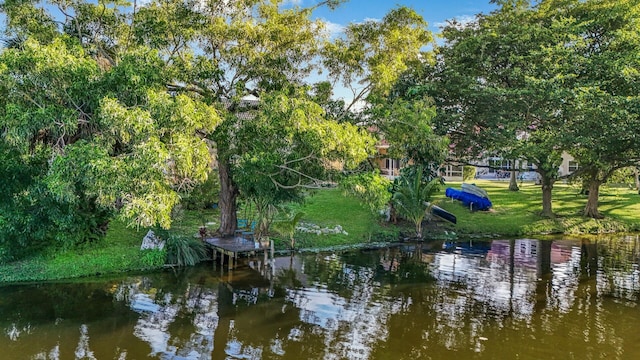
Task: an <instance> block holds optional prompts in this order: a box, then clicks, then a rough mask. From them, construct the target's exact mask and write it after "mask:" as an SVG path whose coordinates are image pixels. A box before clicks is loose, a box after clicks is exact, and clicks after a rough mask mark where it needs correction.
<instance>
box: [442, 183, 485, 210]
mask: <svg viewBox="0 0 640 360" xmlns="http://www.w3.org/2000/svg"><path fill="white" fill-rule="evenodd" d="M444 194H445V195H446V196H447V197H449V198H452V199H454V200H460V201H461V202H462V203H463V204H464V205H465V206H469V207H471V208H472V209H474V210H487V209H489V208H490V207H491V205H492V204H491V201H490V200H489V199H487V198H483V197H480V196H477V195H474V194H471V193H468V192H464V191H461V190H456V189H454V188H447V190H445V192H444Z"/></svg>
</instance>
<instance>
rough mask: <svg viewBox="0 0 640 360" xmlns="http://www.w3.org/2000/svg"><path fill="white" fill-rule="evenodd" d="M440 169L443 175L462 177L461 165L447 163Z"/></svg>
mask: <svg viewBox="0 0 640 360" xmlns="http://www.w3.org/2000/svg"><path fill="white" fill-rule="evenodd" d="M443 170H444V171H442V175H443V176H445V177H462V166H461V165H447V166H445V168H444V169H443Z"/></svg>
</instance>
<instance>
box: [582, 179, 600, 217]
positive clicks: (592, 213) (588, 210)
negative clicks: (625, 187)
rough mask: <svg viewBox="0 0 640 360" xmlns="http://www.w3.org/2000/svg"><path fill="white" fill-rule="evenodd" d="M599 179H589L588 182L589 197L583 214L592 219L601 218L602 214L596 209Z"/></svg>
mask: <svg viewBox="0 0 640 360" xmlns="http://www.w3.org/2000/svg"><path fill="white" fill-rule="evenodd" d="M600 184H601V182H600V181H597V180H591V181H590V182H589V198H588V199H587V205H586V206H585V207H584V216H586V217H590V218H593V219H602V218H603V217H604V216H602V214H600V212H599V211H598V195H599V193H600Z"/></svg>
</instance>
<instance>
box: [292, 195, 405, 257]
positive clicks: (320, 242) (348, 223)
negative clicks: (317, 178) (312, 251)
mask: <svg viewBox="0 0 640 360" xmlns="http://www.w3.org/2000/svg"><path fill="white" fill-rule="evenodd" d="M296 207H297V208H298V209H299V210H301V211H303V212H304V213H305V216H304V217H303V218H302V220H301V222H303V223H306V224H315V225H318V226H319V227H320V228H324V227H326V228H335V226H336V225H340V226H341V227H342V229H343V230H344V231H346V232H347V234H348V235H344V234H322V235H316V234H312V233H303V232H297V233H296V236H295V238H296V242H297V247H299V248H318V247H320V248H327V247H332V246H340V245H355V244H360V243H363V242H372V241H385V240H395V239H397V238H398V233H399V230H398V228H397V227H394V226H390V225H386V224H381V223H380V222H379V221H378V220H379V217H378V216H376V215H375V214H372V213H371V211H369V209H368V208H366V207H365V206H364V205H362V204H361V203H360V202H359V201H358V200H357V199H355V198H353V197H349V196H343V195H342V192H341V191H340V190H339V189H326V190H320V191H317V192H316V193H314V194H313V195H312V196H310V197H309V198H307V199H306V201H305V203H304V204H302V205H301V206H296Z"/></svg>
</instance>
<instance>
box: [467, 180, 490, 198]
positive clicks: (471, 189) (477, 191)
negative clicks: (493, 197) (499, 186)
mask: <svg viewBox="0 0 640 360" xmlns="http://www.w3.org/2000/svg"><path fill="white" fill-rule="evenodd" d="M461 188H462V191H463V192H466V193H469V194H473V195H475V196H479V197H481V198H485V199H488V198H489V194H487V191H486V190H485V189H482V188H479V187H477V186H476V185H475V184H467V183H462V186H461Z"/></svg>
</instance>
